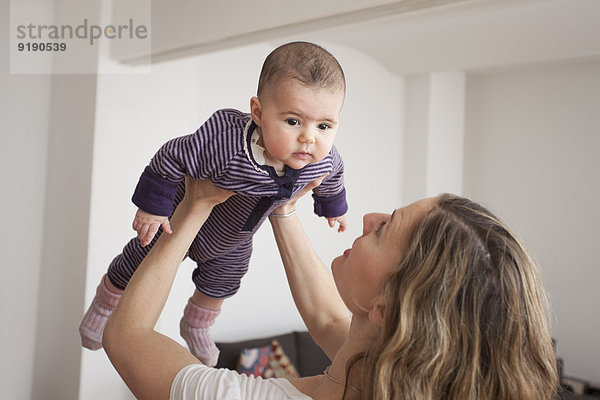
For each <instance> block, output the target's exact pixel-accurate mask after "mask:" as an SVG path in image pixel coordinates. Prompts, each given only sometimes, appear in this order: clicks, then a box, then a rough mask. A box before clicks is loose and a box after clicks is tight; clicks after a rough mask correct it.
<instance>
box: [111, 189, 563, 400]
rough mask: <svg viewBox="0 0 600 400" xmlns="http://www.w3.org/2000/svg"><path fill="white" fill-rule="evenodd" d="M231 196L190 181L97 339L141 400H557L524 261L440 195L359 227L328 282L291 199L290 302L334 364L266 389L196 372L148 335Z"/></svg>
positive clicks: (541, 308)
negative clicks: (213, 215) (216, 210)
mask: <svg viewBox="0 0 600 400" xmlns="http://www.w3.org/2000/svg"><path fill="white" fill-rule="evenodd" d="M317 184H318V182H315V183H314V185H313V187H314V186H316V185H317ZM310 189H312V187H308V188H306V190H305V193H306V192H307V191H308V190H310ZM230 195H231V193H226V192H224V191H222V190H220V189H217V188H215V187H214V186H213V185H212V184H210V183H209V182H198V181H191V180H190V181H188V190H187V192H186V197H185V199H184V201H183V202H182V203H181V204H180V205H179V207H178V208H177V210H176V212H175V214H174V215H173V217H172V219H171V225H172V226H174V229H173V230H174V233H173V234H172V235H168V236H167V235H163V236H162V237H161V238H160V240H159V241H158V242H157V244H156V245H155V247H154V249H153V250H152V251H151V252H150V254H149V255H148V256H147V257H146V259H145V260H144V262H143V263H142V266H141V267H140V268H139V269H138V271H137V272H136V273H135V275H134V277H133V279H132V281H131V282H130V284H129V285H128V287H127V290H126V291H125V294H124V295H123V298H122V299H121V302H120V303H119V306H118V307H117V310H116V311H115V313H114V314H113V316H112V317H111V319H110V321H109V323H108V325H107V327H106V330H105V332H104V338H103V345H104V347H105V349H106V352H107V354H108V356H109V357H110V359H111V361H112V363H113V364H114V366H115V368H116V369H117V371H118V372H119V374H120V375H121V376H122V377H123V379H124V381H125V382H126V383H127V385H128V386H129V388H130V389H131V390H132V392H133V393H134V394H135V395H136V396H137V397H139V398H167V397H168V396H169V393H170V394H171V396H172V398H185V399H192V398H197V399H210V398H214V399H229V398H231V399H250V398H257V399H280V398H288V399H342V398H344V399H371V398H372V399H420V398H427V399H550V398H552V396H553V395H554V393H555V391H556V387H557V373H556V365H555V356H554V352H553V349H552V343H551V339H550V335H549V332H548V322H547V319H548V314H547V309H546V304H547V301H546V298H545V293H544V289H543V286H542V284H541V282H540V280H539V277H538V272H537V269H536V267H535V265H534V263H533V262H532V261H531V260H530V259H529V257H528V256H527V253H526V252H525V251H524V249H523V248H522V246H521V245H520V244H519V242H518V241H517V240H516V239H515V238H514V236H513V235H512V234H511V233H510V232H509V231H508V229H507V228H506V227H505V226H504V225H503V224H502V223H501V222H500V221H498V220H497V219H496V218H495V217H494V216H493V215H492V214H491V213H489V212H488V211H487V210H485V209H484V208H482V207H480V206H478V205H476V204H474V203H472V202H470V201H468V200H466V199H462V198H458V197H454V196H450V195H442V196H440V197H438V198H432V199H424V200H421V201H418V202H416V203H413V204H411V205H409V206H407V207H404V208H400V209H397V210H396V211H394V213H393V214H392V215H388V214H368V215H366V216H365V217H364V221H363V226H364V228H363V235H361V236H360V237H359V238H357V239H356V240H355V241H354V243H353V246H352V248H351V249H349V250H346V251H345V252H344V254H343V255H341V256H339V257H337V258H336V259H335V260H334V261H333V263H332V272H333V279H332V277H331V275H330V274H329V273H328V272H327V270H326V268H325V267H324V266H323V264H322V263H321V262H320V261H319V259H318V258H317V256H316V255H315V254H314V252H313V250H312V247H311V245H310V243H309V241H308V239H307V237H306V236H305V235H304V233H303V231H302V228H301V225H300V222H299V220H298V218H297V217H296V216H295V215H293V210H294V209H295V200H292V201H290V202H289V203H288V204H286V205H284V206H282V207H280V208H279V209H278V210H276V211H275V213H276V214H277V215H278V216H273V215H272V216H271V217H270V220H271V224H272V226H273V231H274V234H275V238H276V240H277V244H278V247H279V251H280V254H281V257H282V261H283V264H284V267H285V269H286V273H287V275H288V281H289V283H290V288H291V291H292V295H293V296H294V300H295V302H296V305H297V306H298V309H299V311H300V314H301V315H302V318H303V319H304V321H305V323H306V325H307V327H308V329H309V331H310V333H311V335H312V337H313V339H314V340H315V342H316V343H317V344H318V345H319V346H320V347H321V348H322V349H323V350H324V351H325V353H326V354H327V356H328V357H329V358H330V359H331V360H332V364H331V366H330V367H329V368H328V369H327V370H326V371H325V373H324V374H323V375H318V376H313V377H307V378H299V379H294V380H289V381H288V380H285V379H275V380H267V381H264V380H261V379H254V378H248V377H245V376H240V375H238V374H237V373H235V372H232V371H227V370H215V369H212V368H208V367H206V366H202V365H200V364H198V363H199V361H198V360H197V359H195V358H194V356H192V355H191V354H190V353H189V352H188V351H187V350H186V349H184V348H183V347H181V346H180V345H179V344H177V343H176V342H174V341H172V340H171V339H169V338H167V337H165V336H162V335H160V334H159V333H157V332H155V331H154V330H153V329H154V325H155V323H156V321H157V319H158V316H159V315H160V312H161V310H162V308H163V306H164V303H165V301H166V298H167V296H168V293H169V290H170V288H171V285H172V282H173V279H174V276H175V273H176V271H177V268H178V266H179V263H180V262H181V260H182V259H183V256H184V255H185V252H186V251H187V248H188V246H189V244H190V243H191V241H192V240H193V237H194V233H195V232H197V231H198V229H199V228H200V226H201V225H202V223H203V222H204V221H205V220H206V218H207V216H208V215H209V214H210V211H211V210H212V208H213V207H214V206H215V205H216V204H218V203H219V202H222V201H224V200H225V199H226V198H227V197H228V196H230ZM338 293H339V294H338ZM348 309H349V310H350V311H351V312H352V317H350V316H349V315H348V312H347V310H348Z"/></svg>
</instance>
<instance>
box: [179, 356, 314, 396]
mask: <svg viewBox="0 0 600 400" xmlns="http://www.w3.org/2000/svg"><path fill="white" fill-rule="evenodd" d="M170 398H171V400H176V399H177V400H179V399H181V400H198V399H202V400H211V399H214V400H224V399H227V400H251V399H256V400H281V399H289V400H312V398H311V397H308V396H306V395H305V394H303V393H302V392H300V391H299V390H298V389H296V388H295V387H294V385H292V384H291V383H290V382H289V380H287V379H284V378H269V379H263V378H255V377H251V376H246V375H242V374H239V373H237V372H235V371H231V370H228V369H216V368H211V367H207V366H206V365H202V364H191V365H188V366H186V367H184V368H183V369H182V370H181V371H179V372H178V373H177V376H175V379H174V380H173V383H172V384H171V397H170Z"/></svg>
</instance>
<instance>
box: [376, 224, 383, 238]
mask: <svg viewBox="0 0 600 400" xmlns="http://www.w3.org/2000/svg"><path fill="white" fill-rule="evenodd" d="M384 225H385V221H382V222H381V223H380V224H379V226H378V227H377V229H376V230H375V236H379V234H381V230H382V229H383V226H384Z"/></svg>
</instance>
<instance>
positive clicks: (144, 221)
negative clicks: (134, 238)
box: [132, 208, 172, 247]
mask: <svg viewBox="0 0 600 400" xmlns="http://www.w3.org/2000/svg"><path fill="white" fill-rule="evenodd" d="M160 226H162V228H163V231H165V232H166V233H169V234H170V233H172V231H171V225H170V224H169V217H163V216H160V215H153V214H150V213H147V212H146V211H144V210H142V209H141V208H138V210H137V212H136V213H135V218H134V219H133V224H132V227H133V229H134V230H135V231H136V232H137V233H138V237H139V238H140V244H141V245H142V247H145V246H147V245H149V244H150V242H151V241H152V239H153V238H154V235H156V232H158V228H159V227H160Z"/></svg>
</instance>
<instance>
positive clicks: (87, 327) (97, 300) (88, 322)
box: [79, 275, 121, 350]
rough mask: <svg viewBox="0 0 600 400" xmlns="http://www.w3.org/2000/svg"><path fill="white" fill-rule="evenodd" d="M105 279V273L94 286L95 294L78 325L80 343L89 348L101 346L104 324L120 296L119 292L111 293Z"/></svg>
mask: <svg viewBox="0 0 600 400" xmlns="http://www.w3.org/2000/svg"><path fill="white" fill-rule="evenodd" d="M105 279H108V278H107V277H106V275H104V276H103V277H102V281H100V284H99V285H98V287H97V288H96V296H95V297H94V300H92V304H91V305H90V308H88V310H87V312H86V313H85V315H84V316H83V319H82V320H81V324H80V325H79V334H80V335H81V345H82V346H83V347H85V348H87V349H90V350H98V349H101V348H102V332H103V331H104V326H105V325H106V322H107V321H108V317H110V314H112V312H113V311H114V310H115V308H116V307H117V303H118V302H119V299H120V298H121V295H120V294H117V293H113V292H111V291H110V290H109V289H108V287H106V283H105V281H104V280H105Z"/></svg>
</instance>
